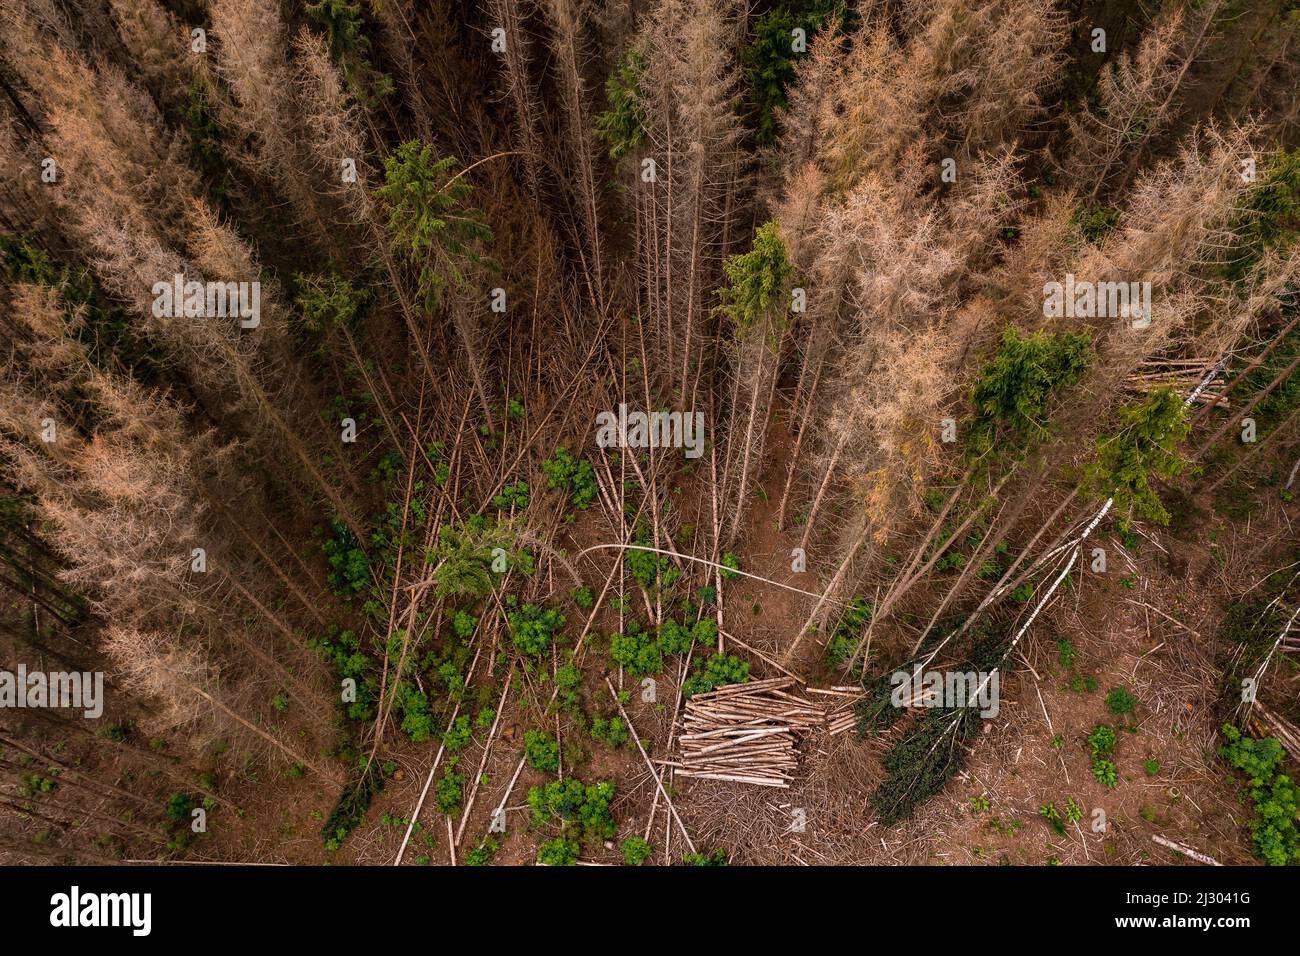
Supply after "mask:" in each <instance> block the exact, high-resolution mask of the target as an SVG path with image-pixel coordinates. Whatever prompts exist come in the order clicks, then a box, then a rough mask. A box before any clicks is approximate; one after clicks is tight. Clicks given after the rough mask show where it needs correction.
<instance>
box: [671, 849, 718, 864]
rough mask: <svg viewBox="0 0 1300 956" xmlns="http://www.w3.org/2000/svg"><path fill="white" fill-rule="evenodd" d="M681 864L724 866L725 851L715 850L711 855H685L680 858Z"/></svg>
mask: <svg viewBox="0 0 1300 956" xmlns="http://www.w3.org/2000/svg"><path fill="white" fill-rule="evenodd" d="M682 862H683V863H685V864H686V865H687V866H726V865H727V851H726V850H723V849H717V850H714V851H713V852H712V853H687V854H686V855H685V856H683V857H682Z"/></svg>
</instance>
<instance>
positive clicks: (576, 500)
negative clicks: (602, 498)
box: [542, 448, 596, 511]
mask: <svg viewBox="0 0 1300 956" xmlns="http://www.w3.org/2000/svg"><path fill="white" fill-rule="evenodd" d="M542 471H543V472H544V473H545V474H546V487H548V488H550V489H551V490H553V491H554V490H559V491H564V492H566V493H567V494H568V495H569V503H570V504H572V505H573V506H574V507H575V508H577V509H578V510H579V511H585V510H586V509H587V508H590V507H591V503H592V502H593V501H595V500H596V471H595V469H594V468H592V466H591V462H589V461H587V460H586V459H585V458H575V457H574V456H573V455H571V454H569V452H568V451H567V450H566V449H564V448H557V449H555V457H554V458H548V459H546V460H545V461H543V462H542Z"/></svg>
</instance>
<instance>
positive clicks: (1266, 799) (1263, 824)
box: [1219, 724, 1300, 866]
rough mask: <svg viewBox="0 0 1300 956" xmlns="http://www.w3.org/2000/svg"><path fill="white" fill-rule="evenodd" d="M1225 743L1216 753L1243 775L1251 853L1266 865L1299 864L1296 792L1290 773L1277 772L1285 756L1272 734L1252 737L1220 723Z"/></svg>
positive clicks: (1299, 796) (1299, 809) (1299, 811)
mask: <svg viewBox="0 0 1300 956" xmlns="http://www.w3.org/2000/svg"><path fill="white" fill-rule="evenodd" d="M1223 736H1224V737H1225V738H1226V739H1227V741H1228V743H1227V745H1226V746H1224V747H1223V748H1222V749H1221V750H1220V751H1219V754H1220V756H1222V757H1223V758H1224V759H1225V760H1227V761H1228V762H1229V763H1230V764H1232V765H1233V766H1234V767H1235V768H1237V769H1238V770H1240V771H1241V772H1242V773H1244V774H1245V775H1246V779H1247V782H1248V783H1249V791H1248V792H1249V794H1250V799H1251V801H1252V803H1253V804H1254V809H1255V814H1256V816H1255V818H1254V819H1253V820H1251V821H1250V831H1251V834H1252V836H1253V843H1254V851H1255V856H1256V857H1258V858H1259V859H1260V860H1262V861H1263V862H1265V863H1267V864H1268V865H1270V866H1295V865H1297V864H1300V831H1297V828H1296V822H1297V819H1298V818H1300V792H1298V791H1297V789H1296V785H1295V783H1294V782H1293V781H1292V779H1291V777H1290V776H1288V775H1287V774H1285V773H1282V772H1281V769H1282V765H1283V763H1284V762H1285V759H1286V752H1285V750H1283V748H1282V745H1281V744H1280V743H1278V741H1277V740H1276V739H1275V738H1273V737H1265V738H1263V739H1260V740H1256V739H1254V738H1251V737H1245V736H1243V735H1242V734H1241V732H1240V731H1239V730H1237V728H1236V727H1233V726H1232V725H1230V724H1226V725H1224V728H1223Z"/></svg>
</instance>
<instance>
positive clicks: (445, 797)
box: [434, 760, 465, 816]
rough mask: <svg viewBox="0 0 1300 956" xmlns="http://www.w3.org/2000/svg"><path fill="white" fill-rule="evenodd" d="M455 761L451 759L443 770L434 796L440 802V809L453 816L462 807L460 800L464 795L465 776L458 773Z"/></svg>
mask: <svg viewBox="0 0 1300 956" xmlns="http://www.w3.org/2000/svg"><path fill="white" fill-rule="evenodd" d="M454 766H455V761H454V760H453V761H450V762H448V764H447V768H446V769H445V770H444V771H443V772H442V776H441V777H440V778H439V779H438V783H437V784H436V786H435V788H434V798H435V800H436V801H437V804H438V810H439V812H441V813H445V814H446V815H447V816H451V815H452V814H454V813H455V812H456V811H457V810H459V809H460V801H461V798H462V797H463V796H464V786H465V777H464V775H463V774H459V773H456V772H455V771H454V770H453V769H452V767H454Z"/></svg>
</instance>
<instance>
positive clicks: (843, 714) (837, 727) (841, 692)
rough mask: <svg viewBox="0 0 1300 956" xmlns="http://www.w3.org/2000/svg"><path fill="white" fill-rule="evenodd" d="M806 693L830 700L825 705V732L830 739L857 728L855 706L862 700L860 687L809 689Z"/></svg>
mask: <svg viewBox="0 0 1300 956" xmlns="http://www.w3.org/2000/svg"><path fill="white" fill-rule="evenodd" d="M808 692H809V693H810V694H821V695H822V696H824V697H829V698H831V701H830V703H828V704H827V711H826V730H827V731H828V732H829V733H830V735H831V736H832V737H835V736H837V735H839V734H842V733H846V732H848V731H850V730H852V729H853V728H854V727H855V726H857V723H858V712H857V704H858V701H860V700H862V688H861V687H809V688H808Z"/></svg>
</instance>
